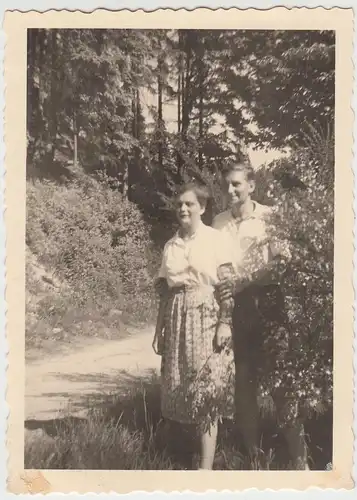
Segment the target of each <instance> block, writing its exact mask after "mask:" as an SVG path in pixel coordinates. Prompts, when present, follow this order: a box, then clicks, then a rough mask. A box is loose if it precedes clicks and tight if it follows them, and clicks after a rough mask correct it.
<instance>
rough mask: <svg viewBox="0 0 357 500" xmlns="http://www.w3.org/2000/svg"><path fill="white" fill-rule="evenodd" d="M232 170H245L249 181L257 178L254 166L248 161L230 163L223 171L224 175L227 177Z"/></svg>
mask: <svg viewBox="0 0 357 500" xmlns="http://www.w3.org/2000/svg"><path fill="white" fill-rule="evenodd" d="M232 172H244V174H245V176H246V179H247V180H248V181H254V180H255V171H254V168H253V167H252V166H251V165H250V164H249V163H246V162H235V163H229V164H228V165H227V166H226V167H225V168H224V169H223V171H222V176H223V178H224V179H225V178H226V177H227V176H228V175H229V174H231V173H232Z"/></svg>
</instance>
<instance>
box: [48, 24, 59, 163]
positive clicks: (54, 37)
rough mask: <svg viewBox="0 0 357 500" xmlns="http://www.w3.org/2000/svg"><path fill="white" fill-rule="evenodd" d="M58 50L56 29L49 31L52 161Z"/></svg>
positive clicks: (56, 112) (56, 110)
mask: <svg viewBox="0 0 357 500" xmlns="http://www.w3.org/2000/svg"><path fill="white" fill-rule="evenodd" d="M58 70H59V68H58V50H57V30H56V29H53V30H52V32H51V91H50V103H49V105H50V110H51V114H50V116H49V141H50V146H51V148H50V151H51V161H54V159H55V154H56V147H57V129H58V105H60V103H59V102H58V100H59V99H58V98H59V95H58V88H57V82H58Z"/></svg>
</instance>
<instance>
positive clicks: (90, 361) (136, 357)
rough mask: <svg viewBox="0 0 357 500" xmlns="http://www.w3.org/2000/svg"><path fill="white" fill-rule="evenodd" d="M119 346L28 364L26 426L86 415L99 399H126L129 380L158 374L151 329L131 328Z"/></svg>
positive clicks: (87, 346)
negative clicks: (30, 422)
mask: <svg viewBox="0 0 357 500" xmlns="http://www.w3.org/2000/svg"><path fill="white" fill-rule="evenodd" d="M128 334H129V335H128V336H127V337H126V338H124V339H120V340H115V341H113V340H99V339H96V340H92V341H90V342H88V341H87V342H85V343H83V344H78V345H76V346H75V347H74V348H72V349H73V350H72V349H69V350H68V351H67V352H66V351H64V352H63V350H61V351H60V352H58V353H57V354H56V355H51V356H45V357H42V358H41V357H38V356H36V357H32V358H31V356H30V357H29V359H28V361H27V363H26V380H25V420H26V421H29V420H36V421H38V420H50V419H54V418H58V417H60V416H62V415H64V414H66V415H76V416H78V415H83V416H85V414H86V412H87V410H88V409H89V408H91V407H92V406H93V405H94V404H97V403H98V402H99V401H100V400H101V399H103V400H104V399H105V398H106V399H107V398H108V397H110V395H111V394H113V395H114V394H116V395H118V394H120V392H121V391H122V392H123V393H125V391H126V387H127V383H128V380H131V379H133V378H136V379H138V378H141V377H143V378H144V377H146V376H148V375H150V374H152V373H153V372H156V373H158V370H159V367H160V358H159V356H156V355H155V353H154V352H153V350H152V348H151V342H152V337H153V328H151V327H146V328H145V329H143V330H135V329H134V328H130V329H129V330H128Z"/></svg>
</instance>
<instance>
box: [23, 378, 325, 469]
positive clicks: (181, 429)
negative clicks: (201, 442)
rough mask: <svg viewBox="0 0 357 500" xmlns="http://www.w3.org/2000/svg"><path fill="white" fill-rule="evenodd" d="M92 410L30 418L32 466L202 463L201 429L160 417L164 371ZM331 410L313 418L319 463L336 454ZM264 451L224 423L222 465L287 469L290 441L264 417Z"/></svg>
mask: <svg viewBox="0 0 357 500" xmlns="http://www.w3.org/2000/svg"><path fill="white" fill-rule="evenodd" d="M89 406H90V408H89V410H88V416H87V417H86V418H76V417H73V416H72V417H69V416H68V417H66V416H64V417H63V418H58V419H56V420H50V421H43V422H40V421H34V420H32V421H27V422H26V424H25V427H26V428H27V433H26V445H25V467H26V468H34V469H109V470H110V469H115V470H119V469H127V470H128V469H135V470H154V469H156V470H160V469H161V470H163V469H191V468H192V466H193V465H194V464H195V463H197V456H198V442H197V439H195V432H194V429H192V428H190V427H185V426H179V425H176V424H173V423H171V424H170V425H168V424H167V423H165V422H163V421H162V420H161V419H160V405H159V383H158V380H157V378H156V377H152V378H150V379H146V380H136V379H135V380H132V381H131V382H130V383H128V389H127V393H126V394H124V395H122V396H120V397H119V396H118V395H115V394H113V395H111V396H106V397H103V398H100V400H99V401H98V400H96V401H93V403H92V404H90V405H89ZM330 418H331V415H329V414H325V415H324V416H323V417H320V418H319V420H313V421H309V422H308V423H307V433H308V436H307V437H308V444H309V454H310V460H311V467H312V468H314V469H320V470H321V469H324V468H325V467H326V466H327V464H328V463H329V462H331V443H330V442H329V440H328V439H327V437H326V436H325V435H324V434H323V432H324V429H327V430H328V429H329V425H330V424H331V422H329V419H330ZM261 447H262V453H261V456H260V458H259V460H258V461H255V462H254V463H253V462H251V461H250V460H249V459H248V458H247V457H246V456H245V453H244V448H243V446H242V444H241V438H240V436H239V434H238V433H237V431H236V429H235V428H234V426H233V425H232V424H231V423H227V422H226V423H224V425H222V426H221V429H220V435H219V442H218V448H217V453H216V459H215V464H214V467H215V469H220V470H245V469H254V470H283V469H287V468H288V466H287V465H286V464H287V463H288V460H287V453H286V448H285V445H284V441H283V439H282V438H281V436H280V435H279V434H278V433H277V430H276V428H275V427H274V423H273V421H271V420H264V422H263V427H262V440H261Z"/></svg>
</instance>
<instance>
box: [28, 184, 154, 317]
mask: <svg viewBox="0 0 357 500" xmlns="http://www.w3.org/2000/svg"><path fill="white" fill-rule="evenodd" d="M26 242H27V245H28V246H29V248H30V249H31V251H32V252H33V253H34V254H35V255H37V256H38V258H39V261H40V262H41V264H42V265H44V266H45V267H46V268H47V269H51V270H53V271H54V273H55V275H56V276H57V278H58V279H59V281H60V282H62V283H64V284H66V285H67V287H66V295H69V297H70V304H71V306H73V307H75V308H85V307H87V308H88V307H92V308H93V309H100V310H108V309H110V308H114V309H120V310H125V311H126V312H127V313H129V314H131V315H134V316H135V318H136V319H139V320H142V319H147V318H148V315H150V311H151V309H152V294H151V282H152V275H153V272H154V266H153V262H152V260H153V259H152V252H153V249H152V246H151V244H150V240H149V235H148V230H147V227H146V224H145V223H144V221H143V218H142V215H141V213H140V211H139V210H138V209H137V208H136V206H135V205H133V204H132V203H130V202H128V201H127V200H126V199H124V198H123V197H122V195H121V194H120V193H119V192H118V191H114V190H113V189H110V188H109V187H108V184H107V182H106V179H101V180H95V179H93V178H89V177H88V176H85V175H80V176H79V177H78V178H77V179H76V180H75V181H73V182H71V183H70V184H68V185H58V184H55V183H53V182H50V181H43V182H39V181H35V182H34V183H28V185H27V228H26ZM51 300H52V299H51ZM51 300H49V299H48V298H47V299H44V301H45V302H46V301H47V304H45V303H44V301H42V309H43V308H44V309H47V310H48V309H49V307H50V306H51V304H50V302H51ZM57 302H58V301H57ZM60 302H61V301H60ZM53 305H54V304H52V306H53ZM57 305H58V306H60V307H61V308H62V307H63V304H61V305H60V304H59V303H58V304H57Z"/></svg>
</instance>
